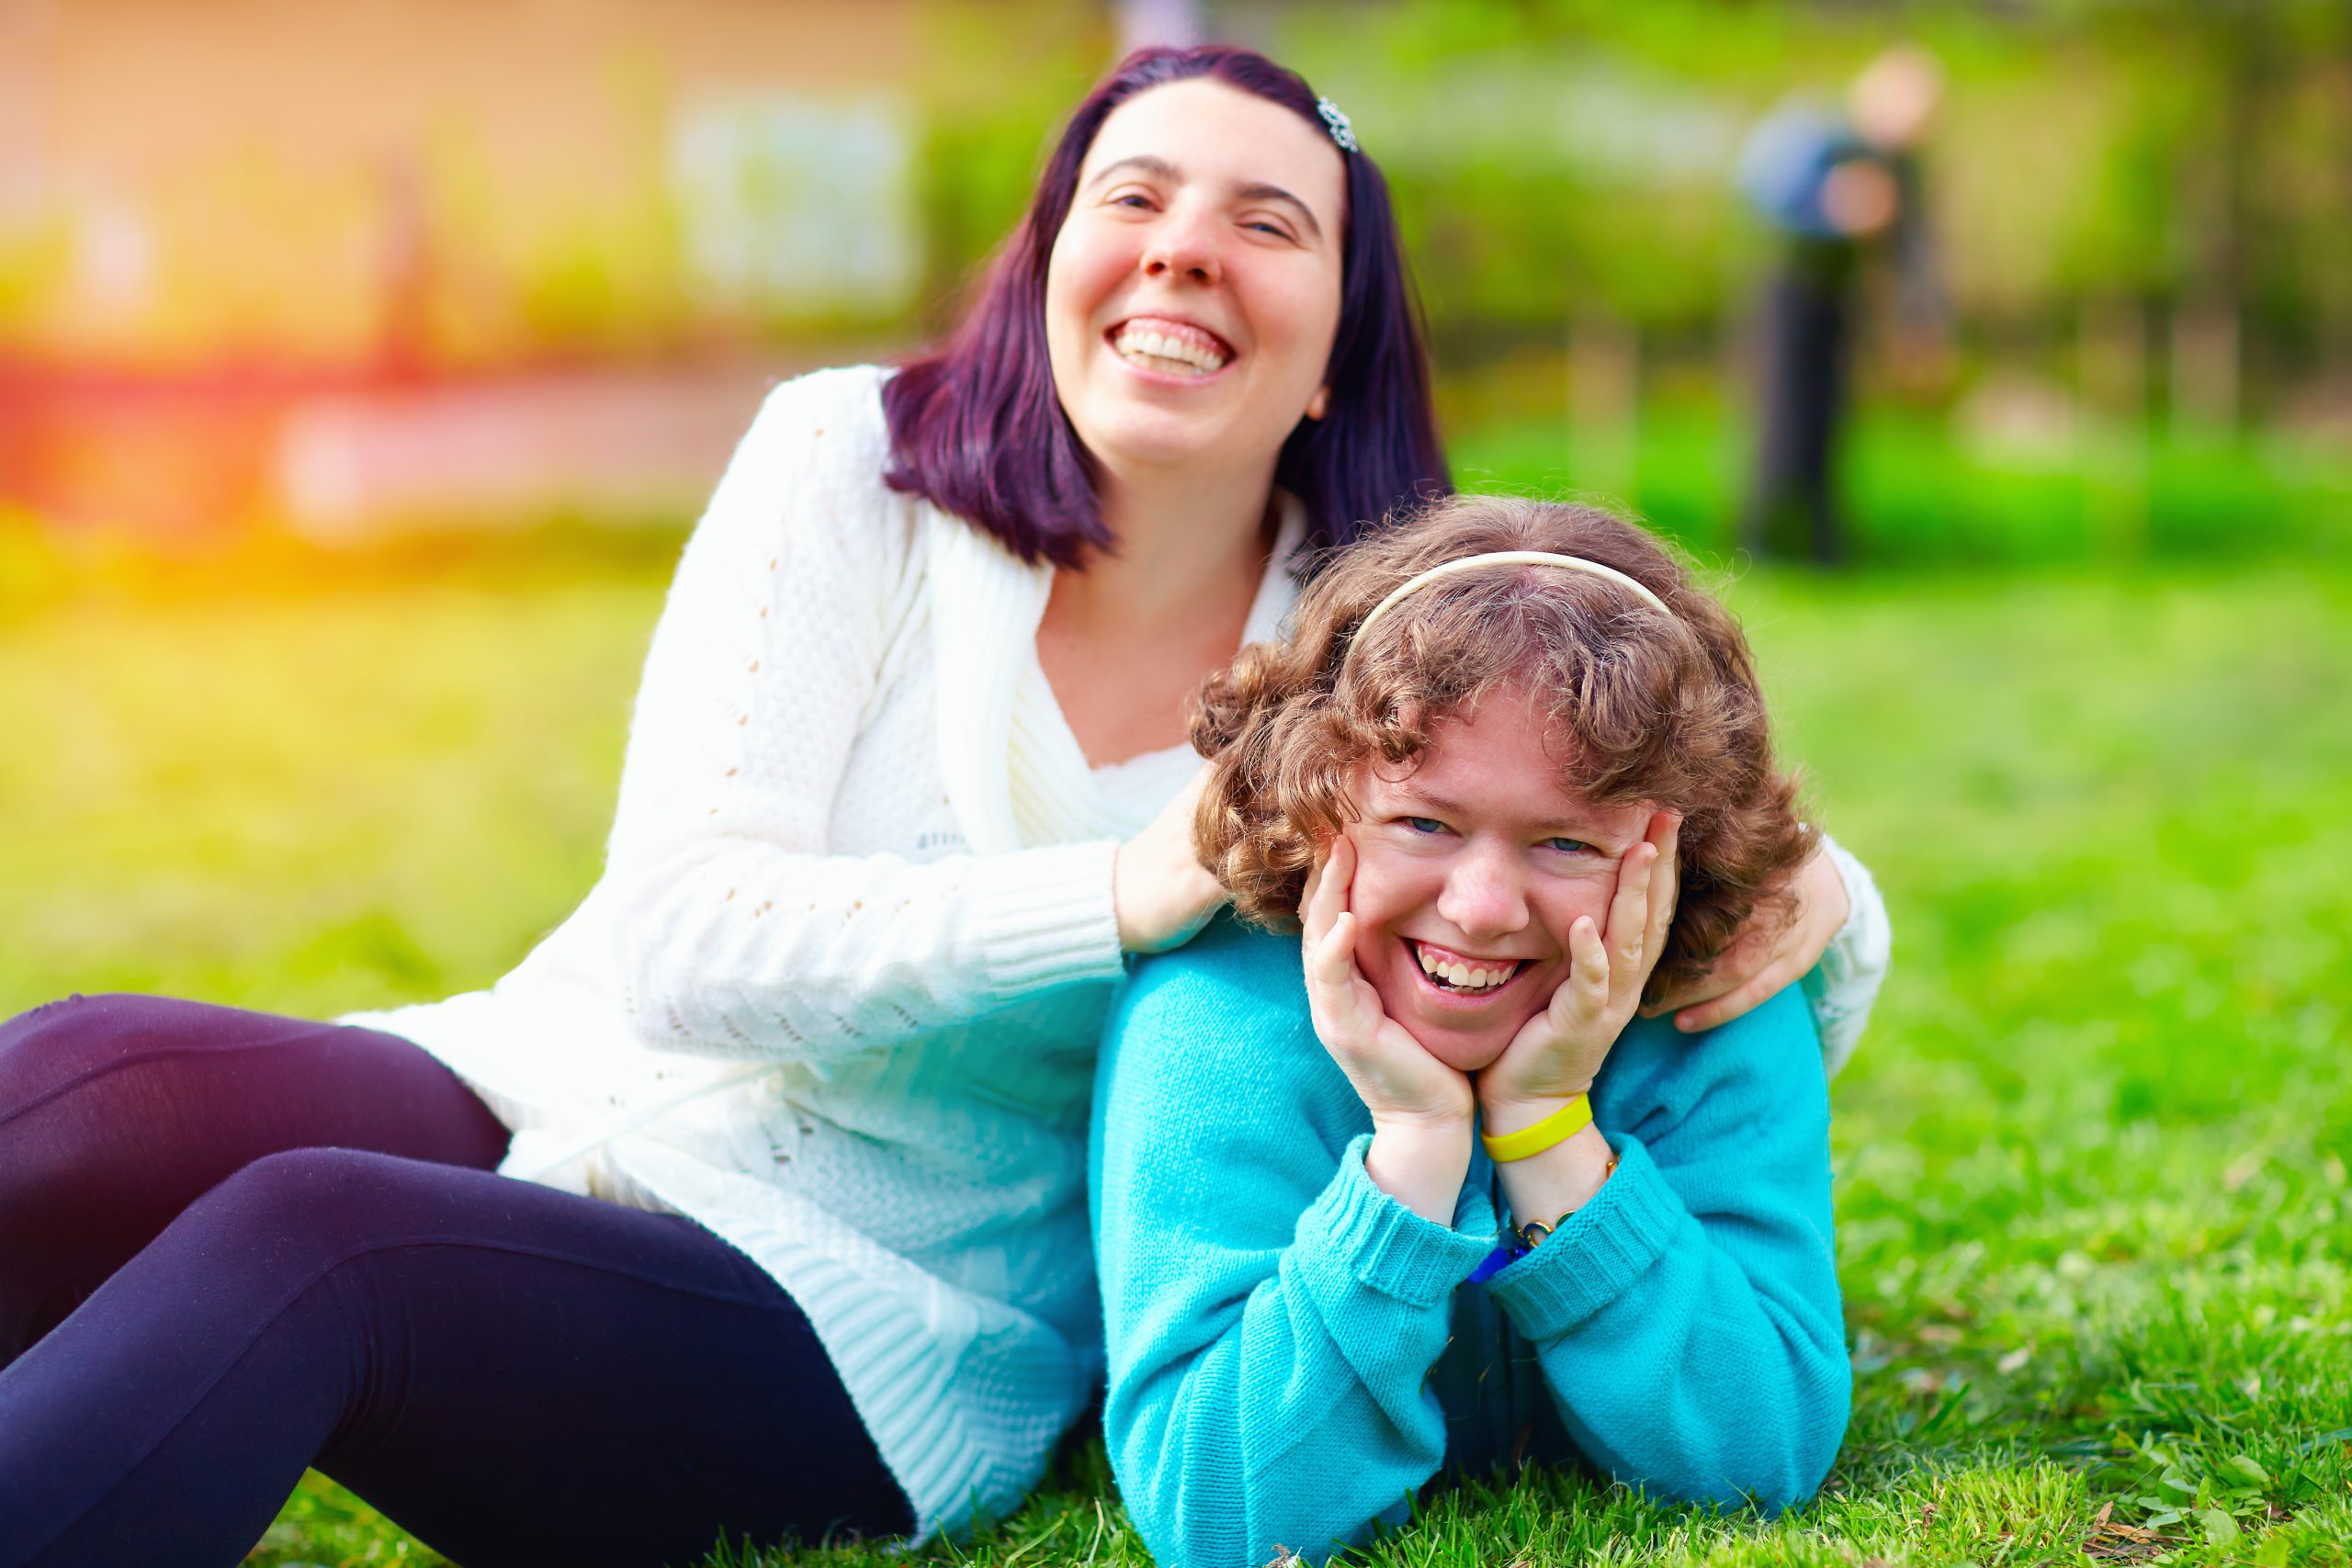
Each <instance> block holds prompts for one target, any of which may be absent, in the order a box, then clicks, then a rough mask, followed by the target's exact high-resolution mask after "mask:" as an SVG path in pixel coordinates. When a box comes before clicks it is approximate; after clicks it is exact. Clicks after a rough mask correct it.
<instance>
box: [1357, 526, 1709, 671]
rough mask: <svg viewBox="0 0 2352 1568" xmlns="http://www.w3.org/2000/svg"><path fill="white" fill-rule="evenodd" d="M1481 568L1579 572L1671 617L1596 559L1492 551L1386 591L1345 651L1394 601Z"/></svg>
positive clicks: (1541, 552) (1542, 552) (1432, 570)
mask: <svg viewBox="0 0 2352 1568" xmlns="http://www.w3.org/2000/svg"><path fill="white" fill-rule="evenodd" d="M1482 566H1558V567H1566V569H1567V570H1570V571H1581V572H1583V573H1584V574H1585V575H1587V576H1588V577H1600V578H1606V579H1607V580H1608V581H1611V582H1614V583H1616V584H1617V585H1618V586H1620V587H1622V588H1630V589H1632V590H1633V591H1634V592H1635V593H1637V594H1639V595H1640V596H1641V597H1642V599H1643V600H1644V601H1645V602H1646V603H1647V604H1649V606H1650V608H1652V609H1654V610H1656V611H1657V612H1658V614H1660V615H1673V614H1674V612H1673V611H1671V610H1669V609H1668V608H1667V607H1666V601H1665V600H1663V599H1661V598H1659V597H1658V596H1657V594H1655V593H1653V592H1650V591H1649V590H1648V589H1647V588H1645V587H1644V586H1643V585H1642V584H1641V583H1640V582H1639V581H1636V580H1635V579H1634V578H1631V577H1628V576H1626V575H1625V574H1624V573H1623V572H1622V571H1619V570H1617V569H1616V568H1615V567H1613V566H1603V565H1601V564H1600V562H1599V561H1597V560H1587V559H1585V558H1583V557H1582V556H1563V555H1555V554H1553V553H1552V552H1551V551H1549V550H1494V551H1490V552H1488V553H1487V554H1486V555H1483V556H1464V557H1463V558H1461V559H1460V560H1450V561H1441V562H1439V563H1438V564H1437V565H1435V566H1433V567H1431V568H1430V569H1429V570H1427V571H1425V572H1422V573H1421V574H1420V575H1419V577H1408V578H1407V579H1406V580H1405V581H1402V582H1400V583H1398V584H1397V586H1396V587H1394V588H1392V589H1390V590H1389V591H1388V597H1387V598H1385V599H1383V600H1382V601H1381V602H1380V603H1379V604H1374V606H1373V607H1372V614H1370V615H1366V616H1365V617H1364V618H1363V620H1361V621H1358V622H1357V623H1356V635H1355V637H1353V638H1352V639H1351V641H1350V642H1349V644H1348V646H1349V648H1351V649H1353V648H1354V647H1355V645H1356V644H1357V643H1360V642H1362V641H1363V637H1364V634H1365V633H1366V632H1368V631H1370V630H1372V624H1373V622H1374V621H1376V620H1378V619H1380V617H1381V616H1383V615H1386V614H1387V613H1388V612H1389V610H1390V609H1391V608H1393V607H1394V606H1395V605H1396V604H1397V601H1398V600H1400V599H1402V598H1404V597H1406V596H1407V595H1408V594H1409V593H1412V592H1415V591H1416V590H1419V589H1422V588H1426V587H1428V586H1429V585H1430V583H1432V582H1435V581H1437V580H1438V579H1439V578H1441V577H1451V576H1453V574H1454V573H1455V572H1457V571H1469V570H1473V569H1474V568H1476V567H1482Z"/></svg>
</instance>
